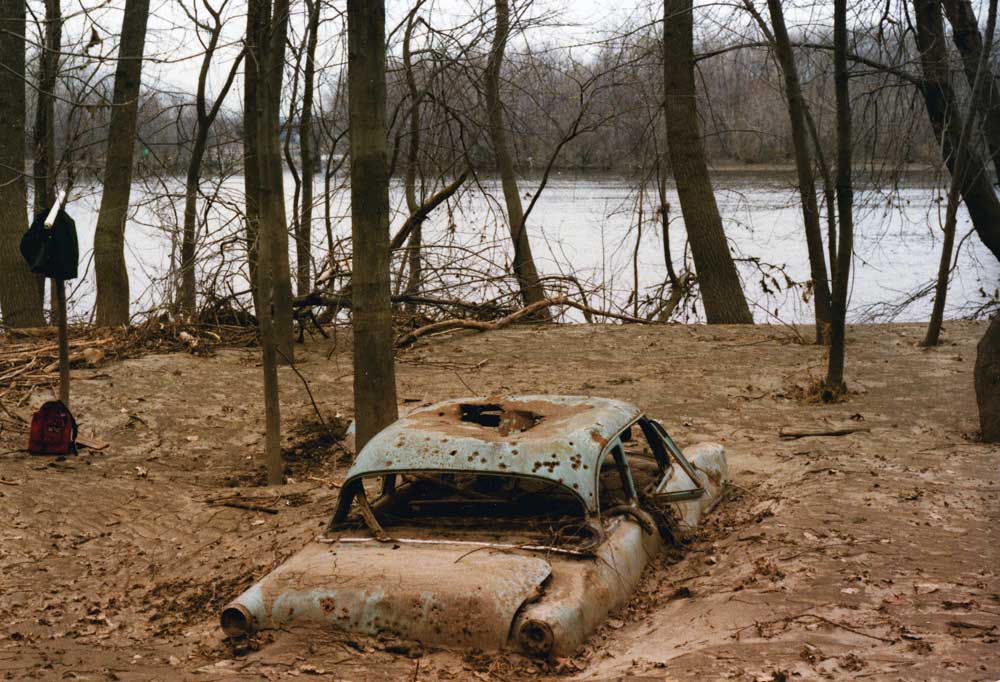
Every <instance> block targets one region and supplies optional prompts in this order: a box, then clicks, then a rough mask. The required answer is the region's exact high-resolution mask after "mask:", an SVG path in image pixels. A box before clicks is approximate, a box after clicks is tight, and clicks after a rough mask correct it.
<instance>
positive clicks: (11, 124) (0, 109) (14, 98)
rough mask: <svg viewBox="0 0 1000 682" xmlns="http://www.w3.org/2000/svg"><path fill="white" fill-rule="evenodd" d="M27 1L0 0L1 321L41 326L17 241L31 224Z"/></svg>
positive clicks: (37, 299) (36, 300)
mask: <svg viewBox="0 0 1000 682" xmlns="http://www.w3.org/2000/svg"><path fill="white" fill-rule="evenodd" d="M25 11H26V9H25V2H24V0H0V64H3V68H0V92H3V97H0V139H2V140H3V143H2V144H0V314H2V316H3V319H2V320H0V321H2V322H3V324H4V325H6V326H9V327H39V326H41V325H43V324H45V320H44V318H43V316H42V297H41V294H40V293H39V291H38V286H37V284H36V281H35V276H34V275H32V274H31V271H30V270H29V269H28V265H27V263H25V262H24V259H23V258H21V253H20V251H19V248H18V244H19V243H20V241H21V235H22V234H23V233H24V228H25V226H26V225H27V209H28V203H27V196H26V193H25V181H24V161H25V159H24V156H25V149H24V132H25V131H24V127H25V117H26V116H27V111H26V105H25V90H24V82H25V81H24V79H25V63H24V47H25V45H24V42H25V39H24V35H25V34H24V32H25Z"/></svg>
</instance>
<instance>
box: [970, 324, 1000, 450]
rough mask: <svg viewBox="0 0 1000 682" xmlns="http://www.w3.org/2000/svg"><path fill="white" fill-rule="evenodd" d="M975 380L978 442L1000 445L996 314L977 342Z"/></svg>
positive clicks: (999, 345)
mask: <svg viewBox="0 0 1000 682" xmlns="http://www.w3.org/2000/svg"><path fill="white" fill-rule="evenodd" d="M975 381H976V402H977V404H978V405H979V431H980V433H981V435H982V439H983V441H984V442H987V443H1000V315H997V316H996V317H994V318H993V321H992V322H991V323H990V326H989V327H988V328H987V329H986V333H985V334H984V335H983V338H982V339H981V340H980V341H979V346H978V348H977V353H976V369H975Z"/></svg>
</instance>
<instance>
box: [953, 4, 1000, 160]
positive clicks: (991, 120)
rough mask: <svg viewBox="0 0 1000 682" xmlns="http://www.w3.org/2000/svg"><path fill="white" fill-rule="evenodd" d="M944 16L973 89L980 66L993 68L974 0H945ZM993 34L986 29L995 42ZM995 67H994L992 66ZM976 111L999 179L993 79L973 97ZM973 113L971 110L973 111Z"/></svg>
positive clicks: (998, 93) (998, 97)
mask: <svg viewBox="0 0 1000 682" xmlns="http://www.w3.org/2000/svg"><path fill="white" fill-rule="evenodd" d="M941 4H942V5H943V6H944V11H945V15H946V16H947V17H948V22H949V23H950V24H951V29H952V31H951V38H952V40H953V41H954V43H955V46H956V47H957V48H958V51H959V53H960V54H961V55H962V66H963V67H964V69H963V70H964V72H965V79H966V80H967V81H968V83H969V87H970V88H975V82H976V78H977V75H978V73H979V72H980V71H981V67H980V65H981V64H982V63H985V64H987V68H990V65H991V59H990V49H989V48H988V47H987V48H986V49H985V50H984V49H983V37H982V36H981V35H980V33H979V22H978V21H977V20H976V13H975V11H973V9H972V2H971V0H942V3H941ZM992 38H993V36H992V35H991V34H990V33H989V32H987V33H986V41H987V43H988V44H992ZM991 70H992V69H991ZM972 101H973V103H974V104H975V110H976V112H977V113H978V114H979V115H980V116H981V117H982V121H983V133H984V134H985V137H986V144H987V147H988V149H989V153H990V158H991V160H992V161H993V166H994V168H995V169H996V174H997V177H998V178H1000V88H998V87H997V83H996V81H995V80H994V79H993V78H990V79H989V80H988V81H987V82H986V84H985V86H983V87H981V88H980V89H979V94H978V95H976V97H975V98H974V99H973V100H972ZM970 113H971V112H970Z"/></svg>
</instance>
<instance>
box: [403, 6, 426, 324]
mask: <svg viewBox="0 0 1000 682" xmlns="http://www.w3.org/2000/svg"><path fill="white" fill-rule="evenodd" d="M420 4H422V3H419V2H418V4H417V6H416V7H414V8H413V10H412V11H411V12H410V15H409V17H408V18H407V21H406V30H405V31H404V33H403V73H404V74H405V76H406V89H407V92H408V93H409V96H410V120H409V140H408V145H407V148H406V166H405V169H404V172H403V188H404V194H405V196H406V210H407V211H409V213H410V216H413V215H416V213H417V211H419V210H420V202H418V201H417V173H418V171H419V169H420V104H421V101H422V100H423V96H424V94H423V93H422V92H420V91H419V90H417V77H416V74H414V73H413V60H412V58H411V57H412V53H411V48H410V42H411V40H412V38H413V27H414V24H415V23H416V16H417V10H419V9H420ZM421 222H422V221H421ZM422 242H423V229H422V225H421V224H419V223H418V224H416V225H414V226H413V228H412V229H411V230H410V238H409V240H408V241H407V244H406V248H407V253H406V259H407V265H408V266H409V274H408V276H407V280H406V289H405V292H406V293H407V294H413V295H415V294H417V293H418V292H419V291H420V280H421V277H422V276H423V273H422V272H421V269H422V268H421V256H422V254H421V253H420V248H421V245H422ZM412 308H415V306H411V309H412Z"/></svg>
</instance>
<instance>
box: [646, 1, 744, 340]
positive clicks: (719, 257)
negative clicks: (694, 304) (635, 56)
mask: <svg viewBox="0 0 1000 682" xmlns="http://www.w3.org/2000/svg"><path fill="white" fill-rule="evenodd" d="M663 4H664V23H663V56H664V63H663V83H664V91H665V92H664V95H665V98H666V107H665V108H666V120H667V145H668V147H669V152H670V163H671V166H672V167H673V173H674V179H675V180H676V182H677V194H678V195H679V197H680V202H681V214H682V215H683V216H684V224H685V226H686V228H687V232H688V239H689V241H690V242H691V255H692V256H693V257H694V264H695V269H696V270H697V272H698V284H699V286H700V288H701V295H702V300H703V302H704V304H705V316H706V318H707V319H708V322H709V323H710V324H727V323H728V324H753V316H752V315H751V314H750V308H749V307H748V306H747V302H746V298H745V297H744V296H743V289H742V287H741V285H740V278H739V275H738V274H737V272H736V265H735V264H734V263H733V257H732V255H731V254H730V252H729V244H728V243H727V241H726V233H725V230H724V229H723V227H722V216H720V215H719V207H718V205H717V204H716V203H715V194H714V192H713V191H712V180H711V178H710V177H709V175H708V164H707V162H706V160H705V150H704V147H703V146H702V141H701V135H700V133H699V130H698V111H697V104H696V101H695V85H694V27H693V23H692V22H693V18H692V0H664V3H663Z"/></svg>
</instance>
